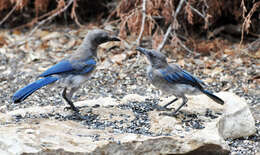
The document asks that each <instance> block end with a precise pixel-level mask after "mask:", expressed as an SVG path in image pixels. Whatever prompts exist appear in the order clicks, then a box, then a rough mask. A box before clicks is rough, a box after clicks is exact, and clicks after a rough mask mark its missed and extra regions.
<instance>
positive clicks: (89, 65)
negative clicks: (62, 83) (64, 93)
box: [74, 59, 97, 74]
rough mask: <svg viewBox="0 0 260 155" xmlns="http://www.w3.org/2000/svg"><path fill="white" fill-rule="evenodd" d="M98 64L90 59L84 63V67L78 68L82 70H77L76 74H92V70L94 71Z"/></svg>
mask: <svg viewBox="0 0 260 155" xmlns="http://www.w3.org/2000/svg"><path fill="white" fill-rule="evenodd" d="M96 64H97V63H96V61H95V60H94V59H88V60H87V61H85V62H84V63H83V65H79V66H77V68H78V67H79V68H80V69H77V70H76V71H75V72H74V73H75V74H87V73H89V72H91V71H92V70H94V68H95V66H96Z"/></svg>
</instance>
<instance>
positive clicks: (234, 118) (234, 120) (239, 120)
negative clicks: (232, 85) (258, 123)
mask: <svg viewBox="0 0 260 155" xmlns="http://www.w3.org/2000/svg"><path fill="white" fill-rule="evenodd" d="M221 96H223V97H224V98H225V105H224V115H223V116H222V118H221V119H220V121H219V123H218V125H219V133H220V134H221V135H222V136H223V137H224V138H239V137H245V136H250V135H252V134H254V133H255V132H256V127H255V120H254V118H253V115H252V113H251V111H250V109H249V107H248V105H247V103H246V101H245V100H244V99H242V98H240V97H238V96H236V95H234V94H232V93H222V95H221Z"/></svg>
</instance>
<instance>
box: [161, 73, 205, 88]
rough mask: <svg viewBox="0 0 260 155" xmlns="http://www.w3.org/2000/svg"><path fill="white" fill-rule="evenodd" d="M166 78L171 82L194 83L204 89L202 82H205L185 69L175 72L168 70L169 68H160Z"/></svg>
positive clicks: (193, 84)
mask: <svg viewBox="0 0 260 155" xmlns="http://www.w3.org/2000/svg"><path fill="white" fill-rule="evenodd" d="M159 71H160V72H161V74H162V76H163V78H164V79H165V80H167V81H168V82H170V83H182V84H188V85H192V86H194V87H197V88H199V89H202V86H201V85H200V83H203V82H202V81H201V80H199V79H197V78H196V77H194V76H192V75H191V74H190V73H189V72H187V71H185V70H178V71H173V72H170V71H169V72H168V69H160V70H159Z"/></svg>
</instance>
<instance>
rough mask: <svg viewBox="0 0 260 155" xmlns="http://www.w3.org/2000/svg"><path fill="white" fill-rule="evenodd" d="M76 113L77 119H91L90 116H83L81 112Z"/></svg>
mask: <svg viewBox="0 0 260 155" xmlns="http://www.w3.org/2000/svg"><path fill="white" fill-rule="evenodd" d="M74 115H75V116H76V118H75V119H77V120H88V119H89V116H83V115H81V114H80V113H79V112H75V113H74Z"/></svg>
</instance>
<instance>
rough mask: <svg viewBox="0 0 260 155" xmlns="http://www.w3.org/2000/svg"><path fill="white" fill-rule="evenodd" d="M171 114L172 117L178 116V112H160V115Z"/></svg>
mask: <svg viewBox="0 0 260 155" xmlns="http://www.w3.org/2000/svg"><path fill="white" fill-rule="evenodd" d="M162 115H164V116H170V117H177V115H178V114H177V113H176V112H172V113H166V112H163V113H160V114H159V116H162Z"/></svg>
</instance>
